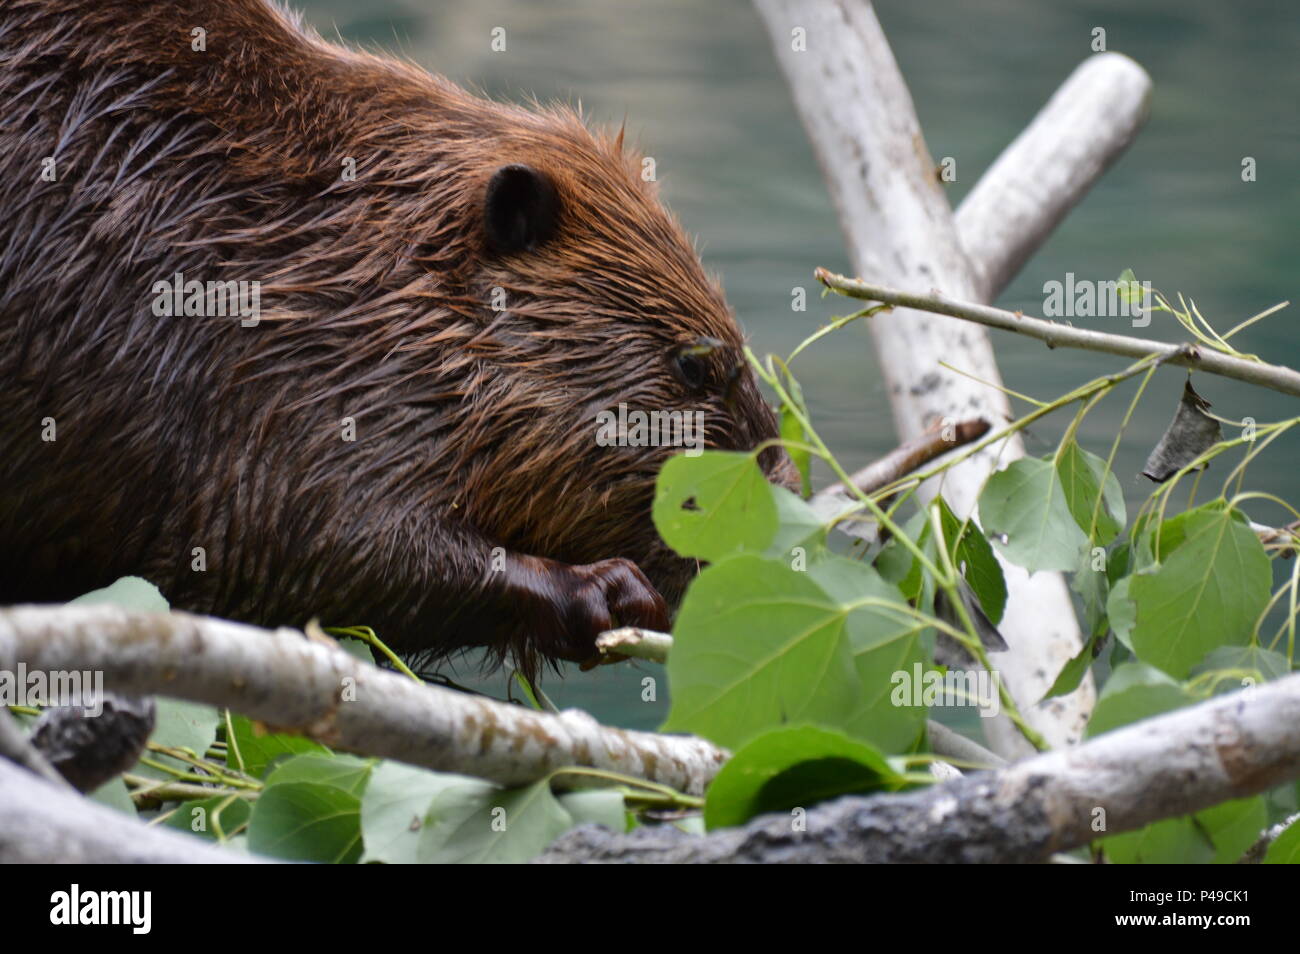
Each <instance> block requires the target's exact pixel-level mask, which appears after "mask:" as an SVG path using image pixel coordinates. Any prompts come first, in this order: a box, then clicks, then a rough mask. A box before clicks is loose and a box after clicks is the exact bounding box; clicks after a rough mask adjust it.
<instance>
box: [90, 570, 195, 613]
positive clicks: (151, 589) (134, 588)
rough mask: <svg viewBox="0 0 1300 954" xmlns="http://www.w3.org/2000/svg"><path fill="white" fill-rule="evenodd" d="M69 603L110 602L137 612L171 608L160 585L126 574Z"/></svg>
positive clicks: (160, 611) (153, 611)
mask: <svg viewBox="0 0 1300 954" xmlns="http://www.w3.org/2000/svg"><path fill="white" fill-rule="evenodd" d="M68 603H69V605H73V606H89V605H95V604H100V603H110V604H112V605H113V606H120V607H122V608H123V609H128V610H134V611H135V612H137V613H166V612H167V611H168V610H170V609H171V607H170V606H168V605H167V600H166V599H165V598H164V597H163V595H162V593H160V592H158V587H156V586H154V585H153V584H152V583H150V582H149V581H148V580H144V579H141V578H140V577H138V576H124V577H122V578H121V579H119V580H116V581H115V582H113V583H110V584H109V585H108V586H106V587H104V588H103V589H99V590H91V591H90V592H89V593H84V594H82V595H81V596H78V597H77V598H76V599H75V600H69V601H68Z"/></svg>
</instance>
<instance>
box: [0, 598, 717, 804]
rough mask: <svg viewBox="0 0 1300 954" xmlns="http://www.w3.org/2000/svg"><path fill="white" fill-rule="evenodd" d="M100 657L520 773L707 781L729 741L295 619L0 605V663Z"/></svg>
mask: <svg viewBox="0 0 1300 954" xmlns="http://www.w3.org/2000/svg"><path fill="white" fill-rule="evenodd" d="M20 662H21V663H25V664H26V666H27V669H28V670H29V671H31V670H44V671H54V670H87V669H90V670H99V671H102V672H103V674H104V683H105V688H107V689H110V690H114V691H118V692H122V693H125V694H135V695H149V694H154V693H157V694H161V695H166V696H173V697H175V698H180V699H191V700H194V701H196V702H206V703H209V704H211V705H216V706H228V707H230V708H231V709H234V710H236V711H238V712H242V713H244V714H245V715H248V716H250V717H252V718H254V719H258V720H260V721H262V722H264V723H267V724H268V725H270V726H273V727H277V728H280V729H284V730H287V731H293V732H299V733H301V734H303V735H306V736H308V737H310V738H313V739H316V740H317V741H319V742H322V743H324V744H325V745H329V746H334V747H337V748H342V749H347V750H349V751H352V752H358V753H361V754H364V755H375V756H379V757H381V758H389V759H396V760H398V761H400V762H407V763H409V764H411V765H420V766H424V767H426V768H431V769H436V770H439V771H444V772H460V773H463V774H466V775H475V776H478V777H479V778H485V779H489V780H491V781H494V782H498V783H500V784H502V785H522V784H525V783H528V782H534V781H537V780H538V779H541V778H544V777H545V776H547V775H548V774H549V773H550V772H552V771H553V770H555V769H557V768H561V767H564V766H570V765H577V766H588V767H591V768H599V769H606V770H608V771H612V772H619V773H622V774H625V775H631V776H635V777H637V778H643V779H647V780H649V781H654V782H659V783H662V784H664V785H669V786H671V787H673V788H675V789H678V790H681V791H685V792H690V793H699V792H702V791H703V790H704V787H705V786H706V785H707V784H708V782H709V780H710V779H711V778H713V776H714V774H715V773H716V772H717V770H718V767H719V766H720V765H721V764H722V762H723V761H724V760H725V758H726V753H725V752H724V751H723V750H721V749H719V748H717V747H716V746H714V745H711V744H710V743H708V742H705V741H704V740H702V739H697V738H692V737H689V736H670V735H654V734H652V733H649V732H632V731H626V730H623V729H612V728H608V727H605V726H602V725H599V724H598V723H597V722H596V720H594V719H593V718H592V717H591V716H589V715H587V714H586V713H585V712H580V711H578V710H567V711H565V712H561V713H559V714H554V715H553V714H550V713H544V712H534V711H532V710H530V709H525V708H523V707H521V706H514V705H507V704H505V703H501V702H496V701H495V700H491V699H485V698H482V697H478V696H471V695H468V694H466V693H463V692H456V691H453V690H450V689H443V688H440V687H437V686H428V685H423V684H420V683H417V682H415V681H413V680H411V679H409V678H407V677H405V676H400V675H397V674H396V673H393V672H387V671H385V670H382V669H379V668H378V667H376V666H373V665H370V664H368V663H365V662H362V661H361V660H358V659H356V658H354V657H352V656H350V655H348V654H347V653H346V652H344V651H343V650H341V649H338V648H337V647H332V646H329V645H326V644H324V643H322V642H319V641H315V640H310V639H308V638H307V637H306V636H304V635H303V634H302V633H301V632H299V631H297V630H293V629H278V630H275V631H271V630H265V629H259V628H257V627H253V626H245V625H243V624H240V623H232V622H227V621H225V620H219V619H212V618H208V617H201V616H191V615H189V614H187V613H132V612H128V611H127V610H123V609H120V608H118V607H115V606H102V605H101V606H17V607H12V608H9V609H4V610H0V671H3V670H9V671H11V672H12V671H16V670H17V667H18V664H19V663H20Z"/></svg>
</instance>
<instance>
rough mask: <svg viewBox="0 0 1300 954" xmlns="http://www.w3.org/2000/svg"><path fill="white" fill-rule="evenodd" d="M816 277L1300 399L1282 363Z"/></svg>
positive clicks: (840, 287)
mask: <svg viewBox="0 0 1300 954" xmlns="http://www.w3.org/2000/svg"><path fill="white" fill-rule="evenodd" d="M816 275H817V278H818V280H820V281H821V282H822V283H823V284H825V285H826V286H827V287H828V288H830V289H832V290H834V291H837V292H839V293H841V294H843V295H846V296H848V297H849V298H860V299H862V300H864V301H878V302H883V303H884V304H887V305H894V306H896V307H899V308H915V309H917V310H919V311H928V312H931V313H933V314H936V315H947V316H949V317H950V318H960V319H962V320H963V321H971V322H974V323H975V324H979V325H984V326H986V327H988V328H1000V329H1002V330H1003V331H1014V332H1016V333H1017V334H1022V335H1026V336H1028V337H1030V338H1037V339H1038V340H1039V341H1042V342H1045V343H1046V344H1047V346H1048V347H1049V348H1058V347H1059V348H1080V349H1082V350H1084V351H1099V352H1101V353H1103V354H1115V355H1121V356H1123V357H1129V358H1144V357H1147V356H1149V355H1161V356H1162V357H1164V358H1165V359H1166V360H1167V361H1168V363H1169V364H1176V365H1179V366H1181V367H1186V368H1195V369H1197V370H1198V371H1206V372H1209V373H1210V374H1217V375H1220V376H1221V377H1225V378H1233V379H1235V380H1237V381H1245V382H1246V383H1247V384H1256V385H1259V386H1260V387H1264V388H1270V389H1272V390H1274V391H1280V392H1282V393H1283V394H1290V395H1292V396H1294V397H1300V371H1295V370H1293V369H1292V368H1287V367H1284V366H1282V365H1277V364H1266V363H1265V362H1263V361H1248V360H1246V359H1245V358H1235V357H1232V356H1231V355H1226V354H1223V353H1221V352H1219V351H1213V350H1210V349H1208V348H1206V347H1204V346H1192V347H1188V346H1187V345H1185V344H1177V343H1175V344H1170V343H1169V342H1165V341H1152V340H1150V339H1147V338H1135V337H1132V336H1131V335H1116V334H1110V333H1108V332H1104V331H1089V330H1087V329H1084V328H1075V327H1073V326H1071V325H1063V324H1060V323H1059V322H1055V321H1047V320H1045V319H1043V318H1031V317H1030V316H1028V315H1024V314H1021V313H1020V312H1014V311H1005V310H1003V309H1001V308H993V307H991V306H989V305H976V304H972V303H970V302H961V301H952V300H950V299H948V298H945V297H944V296H943V295H941V294H939V293H938V292H932V293H930V294H928V295H918V294H915V293H912V292H905V291H900V290H898V289H896V288H889V287H887V286H885V285H876V284H873V283H871V282H864V281H862V280H860V279H856V278H846V277H845V276H843V275H836V274H835V273H834V272H831V271H828V270H827V269H824V268H819V269H817V272H816Z"/></svg>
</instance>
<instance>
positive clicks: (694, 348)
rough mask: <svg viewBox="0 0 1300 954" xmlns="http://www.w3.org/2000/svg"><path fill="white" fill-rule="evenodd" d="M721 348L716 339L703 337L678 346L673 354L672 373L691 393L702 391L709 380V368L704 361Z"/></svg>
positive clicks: (719, 342)
mask: <svg viewBox="0 0 1300 954" xmlns="http://www.w3.org/2000/svg"><path fill="white" fill-rule="evenodd" d="M722 346H723V345H722V342H721V341H719V340H718V339H717V338H709V337H704V336H702V337H699V338H696V339H695V340H694V341H692V342H690V343H689V344H684V345H682V346H680V347H679V348H678V349H677V350H676V351H675V352H673V371H675V372H676V373H677V377H679V378H680V379H681V381H682V383H683V384H685V385H686V386H687V387H688V388H690V389H691V390H692V391H702V390H704V385H705V384H706V383H707V382H708V379H709V367H708V365H707V364H706V363H705V359H706V358H707V357H708V356H709V355H711V354H712V353H713V352H714V351H716V350H717V349H718V348H721V347H722Z"/></svg>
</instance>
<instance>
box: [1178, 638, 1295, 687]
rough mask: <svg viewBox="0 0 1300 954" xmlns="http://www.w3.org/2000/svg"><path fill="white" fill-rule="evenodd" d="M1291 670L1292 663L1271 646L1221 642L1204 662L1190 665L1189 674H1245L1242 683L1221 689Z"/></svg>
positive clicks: (1277, 677)
mask: <svg viewBox="0 0 1300 954" xmlns="http://www.w3.org/2000/svg"><path fill="white" fill-rule="evenodd" d="M1290 671H1291V664H1290V663H1288V662H1287V658H1286V657H1285V656H1283V655H1282V654H1281V653H1278V652H1274V651H1273V650H1271V649H1265V648H1264V647H1262V646H1257V645H1250V646H1220V647H1219V648H1218V649H1215V650H1213V651H1212V652H1211V653H1210V654H1209V655H1208V656H1206V657H1205V660H1204V662H1202V663H1201V664H1200V665H1198V666H1196V667H1194V668H1193V669H1192V675H1194V676H1195V675H1200V674H1202V673H1207V672H1232V673H1243V674H1246V675H1243V676H1242V682H1241V684H1239V685H1236V686H1228V687H1226V688H1225V689H1224V690H1223V691H1226V692H1233V691H1236V690H1237V689H1242V688H1245V687H1246V686H1247V685H1250V684H1251V683H1250V682H1248V681H1247V680H1249V679H1255V681H1257V682H1271V681H1272V680H1274V679H1281V678H1282V677H1283V676H1285V675H1287V674H1288V673H1289V672H1290ZM1256 677H1257V678H1256Z"/></svg>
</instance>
